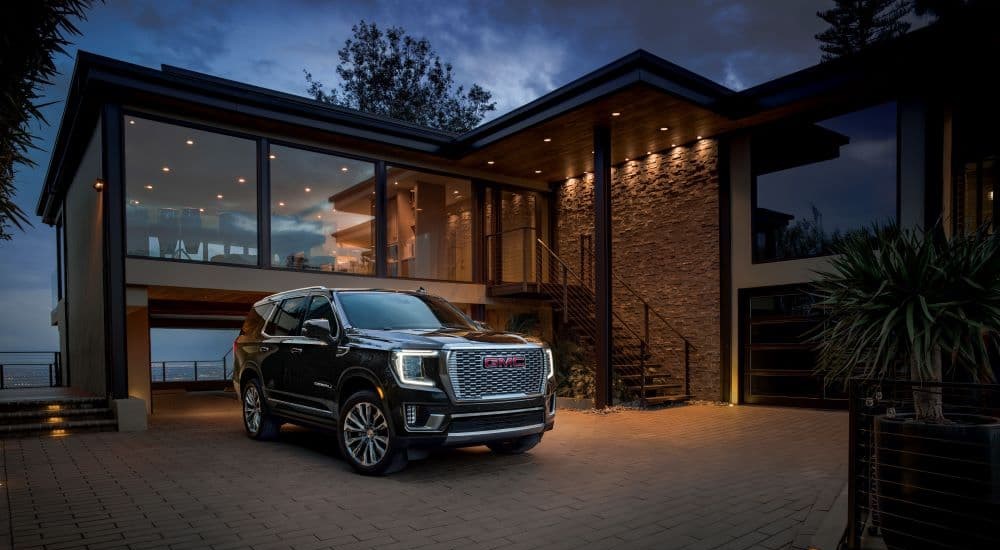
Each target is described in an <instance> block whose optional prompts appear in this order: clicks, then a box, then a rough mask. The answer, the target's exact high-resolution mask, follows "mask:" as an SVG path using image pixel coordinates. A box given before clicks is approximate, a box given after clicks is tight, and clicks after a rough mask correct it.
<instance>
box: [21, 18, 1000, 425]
mask: <svg viewBox="0 0 1000 550" xmlns="http://www.w3.org/2000/svg"><path fill="white" fill-rule="evenodd" d="M998 53H1000V48H998V37H997V35H996V33H986V32H963V31H962V30H961V29H955V28H950V27H948V26H945V25H940V24H939V25H932V26H930V27H927V28H924V29H921V30H918V31H915V32H912V33H910V34H909V35H907V36H905V37H903V38H901V39H899V40H897V41H895V42H892V43H887V44H883V45H881V46H878V47H874V48H871V49H870V50H868V51H866V52H865V53H864V54H862V55H858V56H856V57H851V58H844V59H839V60H836V61H831V62H827V63H823V64H820V65H817V66H814V67H811V68H808V69H805V70H802V71H799V72H796V73H794V74H790V75H788V76H785V77H782V78H779V79H777V80H774V81H771V82H767V83H764V84H761V85H759V86H756V87H753V88H750V89H746V90H743V91H739V92H736V91H733V90H730V89H727V88H725V87H723V86H720V85H718V84H716V83H714V82H712V81H710V80H708V79H706V78H704V77H701V76H699V75H697V74H694V73H692V72H690V71H687V70H685V69H683V68H681V67H678V66H677V65H674V64H672V63H670V62H668V61H665V60H663V59H660V58H658V57H656V56H654V55H651V54H649V53H647V52H645V51H637V52H635V53H633V54H630V55H628V56H625V57H624V58H621V59H619V60H617V61H615V62H613V63H611V64H609V65H607V66H605V67H602V68H600V69H598V70H596V71H594V72H592V73H590V74H587V75H585V76H583V77H581V78H579V79H577V80H575V81H573V82H570V83H569V84H567V85H565V86H563V87H561V88H559V89H557V90H555V91H553V92H551V93H549V94H547V95H545V96H543V97H541V98H539V99H537V100H535V101H533V102H531V103H529V104H527V105H525V106H523V107H521V108H518V109H516V110H514V111H512V112H510V113H508V114H506V115H504V116H501V117H499V118H497V119H494V120H492V121H490V122H488V123H486V124H483V125H481V126H479V127H477V128H475V129H473V130H471V131H469V132H467V133H464V134H461V135H456V134H451V133H448V132H442V131H438V130H433V129H428V128H424V127H418V126H414V125H411V124H407V123H403V122H399V121H395V120H389V119H386V118H381V117H378V116H372V115H368V114H365V113H360V112H356V111H352V110H349V109H343V108H338V107H332V106H330V105H326V104H323V103H319V102H316V101H312V100H310V99H306V98H302V97H298V96H292V95H287V94H283V93H279V92H275V91H271V90H267V89H263V88H259V87H254V86H249V85H246V84H242V83H239V82H233V81H229V80H223V79H220V78H216V77H212V76H208V75H204V74H200V73H195V72H191V71H187V70H183V69H179V68H175V67H168V66H164V67H162V68H161V69H160V70H154V69H150V68H146V67H140V66H136V65H132V64H128V63H124V62H121V61H116V60H113V59H108V58H104V57H100V56H96V55H92V54H87V53H81V54H80V55H79V57H78V59H77V63H76V69H75V72H74V75H73V80H72V87H71V89H70V93H69V96H68V97H67V100H66V108H65V113H64V115H63V119H62V123H61V127H60V130H59V135H58V138H57V141H56V144H55V148H54V151H53V155H52V160H51V164H50V166H49V171H48V175H47V178H46V181H45V186H44V189H43V191H42V194H41V196H40V198H39V201H38V207H37V214H38V215H39V216H41V217H42V219H43V220H44V221H45V223H47V224H52V225H54V226H55V227H56V228H57V230H58V231H57V238H58V239H59V247H58V249H59V259H58V265H59V277H58V285H59V288H58V298H59V301H58V305H57V307H56V309H55V310H54V311H53V314H52V319H53V322H54V323H55V324H57V325H58V327H59V333H60V342H61V349H62V351H63V357H64V363H65V367H66V369H67V372H68V374H67V379H68V382H69V384H71V385H72V386H74V387H77V388H79V389H81V390H84V391H87V392H90V393H93V394H96V395H100V396H105V395H107V396H109V397H111V398H114V399H121V398H125V397H128V396H132V397H137V398H141V399H145V400H146V401H147V403H148V402H149V399H150V387H151V382H150V368H149V364H150V356H149V333H150V329H151V328H155V327H192V328H197V327H239V326H240V323H241V320H242V316H243V315H244V313H245V311H246V310H247V309H248V308H249V306H250V305H251V304H252V303H253V302H254V301H255V300H257V299H259V298H261V297H262V296H264V295H266V294H269V293H272V292H275V291H279V290H285V289H289V288H297V287H306V286H312V285H323V286H327V287H383V288H397V289H414V288H417V287H424V288H426V289H427V290H428V291H429V292H432V293H435V294H439V295H441V296H443V297H445V298H447V299H448V300H451V301H452V302H454V303H456V304H458V305H459V306H460V307H464V308H465V309H466V311H467V312H468V313H469V314H470V315H471V316H472V317H474V318H476V319H480V320H483V321H485V322H487V323H488V324H490V325H493V326H495V327H498V328H503V327H504V326H506V325H507V324H508V323H509V322H510V321H511V320H515V321H516V320H524V319H530V320H532V321H533V322H534V323H535V324H537V326H539V327H541V328H540V330H541V331H542V332H543V333H544V334H545V335H546V336H547V337H550V338H560V337H562V338H568V339H572V340H574V341H580V342H583V343H584V344H585V345H586V346H587V347H589V348H592V349H593V350H594V356H595V357H596V360H595V361H594V368H595V369H596V370H595V373H596V375H595V379H596V386H597V395H596V397H595V399H596V401H597V403H598V404H606V403H609V402H611V401H612V400H613V399H614V395H615V392H616V391H617V390H616V388H620V387H621V386H624V387H632V388H633V390H632V391H638V392H639V394H640V395H642V396H644V397H645V398H646V400H647V402H649V403H656V402H663V401H669V400H673V399H679V398H680V399H682V398H684V397H686V396H691V397H694V398H698V399H710V400H719V399H721V400H724V401H730V402H733V403H770V404H787V405H806V406H835V405H837V404H838V403H839V402H840V400H841V399H842V397H843V396H842V395H841V394H840V393H839V391H840V390H839V388H825V387H824V386H823V384H822V383H821V380H820V379H819V378H817V377H816V376H815V375H814V374H813V366H814V357H813V352H812V351H811V350H810V346H809V345H808V344H806V343H804V342H803V337H802V333H803V332H804V331H805V330H806V329H808V328H809V327H810V326H812V325H814V324H815V323H817V322H819V319H821V315H820V313H819V312H818V311H816V310H815V309H814V308H812V307H810V305H811V304H810V299H809V296H808V295H807V294H804V293H803V292H802V288H803V285H804V284H806V283H808V281H810V280H811V278H812V277H814V272H815V270H817V269H822V268H823V267H824V266H825V265H827V262H828V256H827V255H828V254H829V251H830V246H831V245H832V244H833V243H834V242H835V241H836V240H837V239H838V238H839V237H840V236H842V235H843V234H845V233H848V232H850V231H853V230H857V229H859V228H861V227H863V226H866V225H869V224H870V223H872V222H879V221H888V220H892V219H895V220H898V221H899V222H900V223H901V224H903V225H906V226H925V225H927V224H933V223H936V221H937V220H938V219H939V218H942V219H943V220H944V221H943V223H944V226H945V228H946V230H947V231H968V230H970V229H972V228H976V227H978V226H980V225H981V224H983V223H984V222H989V221H990V219H991V216H992V212H993V208H994V201H995V200H996V199H995V198H994V193H993V186H994V178H995V173H996V172H995V168H994V162H995V159H996V155H997V153H998V152H1000V138H998V135H1000V134H998V133H997V132H996V128H997V127H1000V125H998V124H997V123H998V122H1000V106H998V102H997V101H996V98H995V91H994V88H993V86H992V82H993V80H992V76H991V75H992V73H991V71H990V70H989V67H991V66H993V65H992V64H991V61H992V60H994V59H996V56H997V54H998ZM636 386H638V390H636V389H635V388H636Z"/></svg>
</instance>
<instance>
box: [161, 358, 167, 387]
mask: <svg viewBox="0 0 1000 550" xmlns="http://www.w3.org/2000/svg"><path fill="white" fill-rule="evenodd" d="M166 381H167V362H166V361H160V382H166Z"/></svg>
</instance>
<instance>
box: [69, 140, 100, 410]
mask: <svg viewBox="0 0 1000 550" xmlns="http://www.w3.org/2000/svg"><path fill="white" fill-rule="evenodd" d="M99 129H100V124H98V126H97V130H95V132H94V137H92V138H91V141H90V145H89V146H88V147H87V151H86V153H85V154H84V156H83V159H82V160H81V161H80V166H79V167H78V169H77V172H76V176H75V177H74V178H73V183H72V184H71V185H70V188H69V190H68V191H67V196H66V203H65V207H64V208H65V214H66V298H65V307H66V321H67V327H66V329H67V330H66V346H67V347H66V348H64V349H63V352H64V353H63V358H64V361H65V363H66V368H67V369H68V370H69V372H70V380H71V383H72V386H73V387H75V388H79V389H82V390H85V391H88V392H91V393H93V394H96V395H101V396H103V395H105V394H106V392H107V369H106V368H105V364H106V355H105V346H104V247H103V244H104V240H103V237H102V235H101V212H102V211H101V195H102V194H101V193H99V192H97V191H95V190H94V187H93V185H94V180H95V179H97V178H99V177H101V174H102V171H101V139H100V132H99Z"/></svg>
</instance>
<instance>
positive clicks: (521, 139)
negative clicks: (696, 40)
mask: <svg viewBox="0 0 1000 550" xmlns="http://www.w3.org/2000/svg"><path fill="white" fill-rule="evenodd" d="M614 113H619V114H618V115H614ZM598 125H606V126H608V127H609V128H610V129H611V162H612V164H619V163H622V162H625V159H626V158H630V159H631V158H638V157H641V156H643V155H645V154H647V152H658V151H663V150H666V149H669V148H671V147H672V146H674V145H685V144H690V143H691V142H693V141H695V140H697V139H698V137H699V136H703V137H710V136H713V135H716V134H719V133H722V132H725V131H727V130H730V129H732V128H734V127H735V123H734V122H733V121H732V120H730V119H729V118H726V117H725V116H723V115H720V114H718V113H715V112H714V111H711V110H709V109H706V108H704V107H700V106H697V105H695V104H693V103H691V102H689V101H686V100H683V99H680V98H678V97H676V96H673V95H671V94H668V93H665V92H663V91H662V90H659V89H657V88H654V87H652V86H649V85H646V84H642V83H639V84H635V85H633V86H630V87H628V88H625V89H623V90H620V91H618V92H615V93H613V94H611V95H608V96H605V97H603V98H601V99H598V100H595V101H593V102H591V103H588V104H586V105H583V106H581V107H579V108H577V109H574V110H572V111H570V112H567V113H563V114H561V115H557V116H556V117H554V118H551V119H549V120H546V121H544V122H541V123H539V124H536V125H534V126H531V127H529V128H526V129H524V130H521V131H519V132H517V133H514V134H512V135H510V136H507V137H504V138H502V139H500V140H498V141H495V142H493V143H491V144H489V145H486V146H485V147H484V148H482V149H479V150H477V151H475V152H473V153H470V154H468V155H466V156H464V157H462V159H460V160H459V161H458V163H459V164H460V165H462V166H465V167H466V168H468V169H476V170H484V169H485V170H486V171H487V172H492V173H495V174H499V175H504V176H508V177H513V178H524V179H534V180H544V181H556V180H561V179H566V178H569V177H574V176H579V175H580V174H583V173H584V172H590V171H592V170H593V169H594V160H593V145H594V134H593V130H594V127H595V126H598ZM663 128H666V129H665V130H664V129H663Z"/></svg>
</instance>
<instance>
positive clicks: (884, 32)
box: [816, 0, 911, 61]
mask: <svg viewBox="0 0 1000 550" xmlns="http://www.w3.org/2000/svg"><path fill="white" fill-rule="evenodd" d="M834 3H835V4H836V5H835V6H834V7H833V8H831V9H828V10H826V11H820V12H817V13H816V15H817V16H819V17H820V18H821V19H822V20H824V21H826V22H827V23H829V24H830V28H829V29H827V30H825V31H823V32H821V33H819V34H817V35H816V39H817V40H819V41H820V42H821V44H820V49H821V50H823V61H829V60H831V59H836V58H838V57H843V56H846V55H853V54H856V53H858V52H860V51H861V50H863V49H865V48H867V47H868V46H871V45H872V44H876V43H878V42H882V41H884V40H891V39H893V38H896V37H898V36H901V35H903V34H905V33H906V31H908V30H910V24H909V23H908V22H906V21H904V20H903V18H904V17H906V15H907V14H909V13H910V9H911V5H910V2H908V1H907V0H834Z"/></svg>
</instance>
